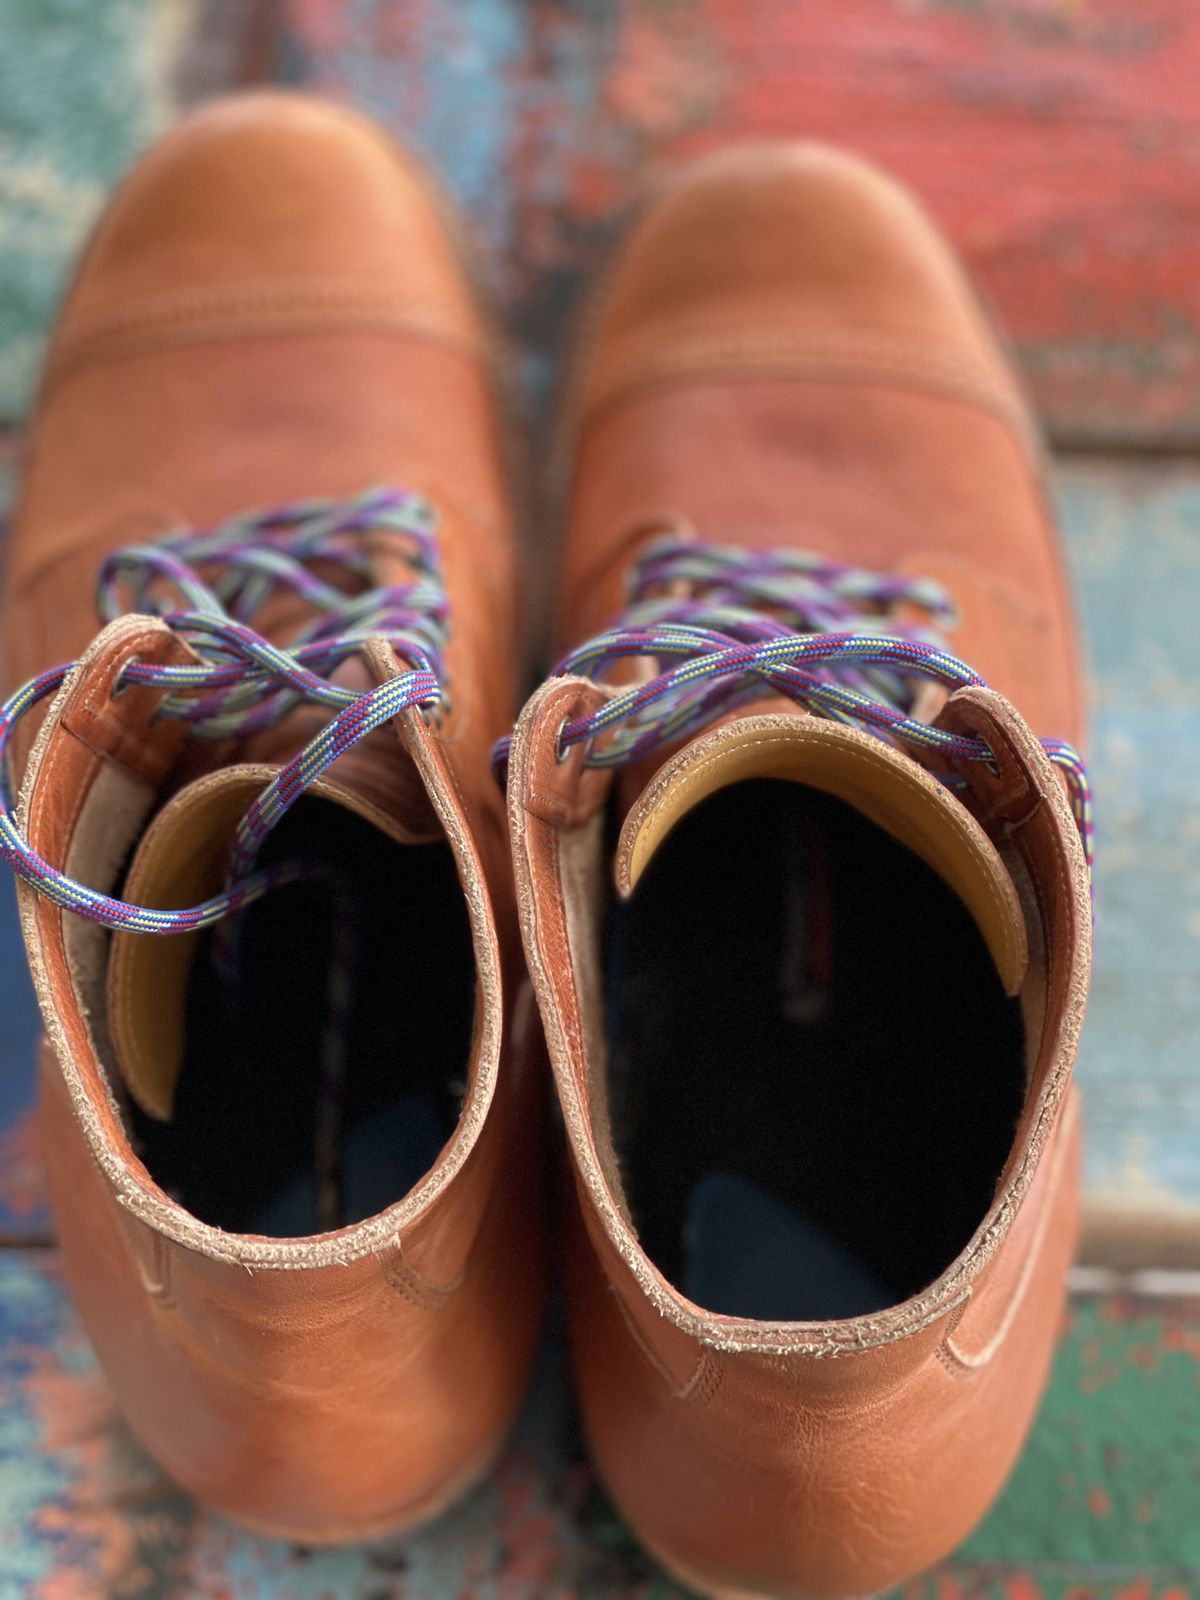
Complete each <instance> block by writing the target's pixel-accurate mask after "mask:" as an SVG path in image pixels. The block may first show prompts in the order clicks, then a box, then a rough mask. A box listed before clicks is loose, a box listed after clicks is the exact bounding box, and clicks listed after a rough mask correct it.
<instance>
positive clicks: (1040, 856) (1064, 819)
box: [938, 688, 1092, 992]
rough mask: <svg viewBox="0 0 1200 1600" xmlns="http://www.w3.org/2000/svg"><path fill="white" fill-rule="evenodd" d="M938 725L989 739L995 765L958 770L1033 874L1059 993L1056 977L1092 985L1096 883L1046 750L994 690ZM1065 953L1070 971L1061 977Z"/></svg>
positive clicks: (980, 809)
mask: <svg viewBox="0 0 1200 1600" xmlns="http://www.w3.org/2000/svg"><path fill="white" fill-rule="evenodd" d="M938 723H939V725H940V726H943V727H946V728H947V729H949V730H950V731H952V732H954V733H960V734H967V735H969V736H971V737H973V738H977V739H982V740H983V741H984V742H985V743H986V744H987V746H988V748H989V749H990V750H991V752H992V760H991V761H990V762H987V761H964V762H960V763H956V764H955V765H956V768H957V771H958V772H959V774H960V775H961V777H962V779H963V781H964V782H965V784H966V796H965V797H966V798H967V800H968V803H969V804H970V806H971V809H972V810H973V811H974V812H975V815H976V816H977V817H978V818H979V821H980V822H981V823H982V824H983V827H984V828H985V829H986V830H987V832H988V833H990V834H992V836H993V837H994V838H996V839H997V840H998V841H1000V842H1005V841H1009V842H1011V843H1012V844H1013V845H1014V846H1015V847H1016V849H1017V850H1018V851H1019V852H1020V854H1021V855H1022V856H1023V857H1024V859H1025V862H1026V864H1027V866H1028V868H1029V871H1030V875H1031V877H1032V880H1033V886H1034V889H1035V892H1036V894H1037V898H1038V903H1039V906H1040V908H1041V913H1042V917H1043V920H1044V922H1045V925H1046V935H1047V948H1048V950H1049V952H1050V957H1051V968H1052V992H1053V989H1054V987H1055V981H1054V980H1055V979H1056V978H1057V979H1058V980H1059V981H1061V982H1064V983H1068V982H1069V983H1071V985H1072V986H1073V985H1074V982H1075V981H1081V982H1082V983H1084V984H1086V980H1087V967H1088V962H1089V960H1090V954H1091V929H1092V915H1091V876H1090V873H1089V871H1088V865H1087V861H1086V859H1085V857H1084V853H1083V846H1082V844H1081V842H1080V836H1079V830H1078V828H1077V827H1076V825H1075V820H1074V818H1073V817H1072V815H1071V808H1070V806H1069V804H1068V802H1067V797H1066V795H1065V793H1064V792H1063V786H1062V784H1061V782H1060V780H1059V778H1058V775H1057V773H1056V772H1055V769H1054V767H1053V766H1052V765H1051V762H1050V760H1049V758H1048V757H1047V755H1046V753H1045V751H1044V750H1043V748H1042V746H1041V743H1040V742H1039V740H1038V739H1037V738H1036V737H1035V736H1034V734H1033V733H1032V732H1031V730H1030V729H1029V728H1028V727H1027V726H1026V724H1025V723H1024V721H1023V720H1022V719H1021V717H1020V716H1019V714H1018V713H1017V712H1016V711H1015V710H1014V709H1013V707H1012V706H1010V705H1009V703H1008V701H1007V700H1005V699H1004V697H1003V695H999V694H997V693H996V692H995V690H994V689H978V688H969V689H960V690H959V691H958V693H957V694H954V695H952V696H951V698H950V699H949V700H948V701H947V702H946V705H945V707H944V708H943V710H942V713H941V716H940V717H939V718H938ZM1065 952H1070V955H1069V956H1067V957H1065V959H1066V960H1067V961H1068V964H1069V969H1070V970H1069V972H1057V971H1055V969H1056V968H1059V967H1061V965H1062V963H1063V960H1064V953H1065ZM1080 972H1081V974H1082V976H1081V977H1080V976H1079V974H1080Z"/></svg>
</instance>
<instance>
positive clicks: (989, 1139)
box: [606, 779, 1025, 1321]
mask: <svg viewBox="0 0 1200 1600" xmlns="http://www.w3.org/2000/svg"><path fill="white" fill-rule="evenodd" d="M606 970H607V990H608V992H607V999H606V1009H607V1030H608V1038H609V1052H608V1056H609V1100H610V1110H611V1115H612V1122H613V1138H614V1142H615V1148H616V1153H617V1157H618V1162H619V1165H620V1170H621V1176H622V1181H623V1184H624V1188H625V1193H626V1199H627V1202H628V1204H629V1207H630V1211H631V1214H632V1217H633V1220H634V1223H635V1225H636V1227H637V1229H638V1232H639V1235H640V1238H641V1242H642V1245H643V1248H644V1249H645V1250H646V1252H647V1254H648V1255H649V1256H650V1257H651V1259H652V1260H653V1261H654V1262H655V1264H656V1265H657V1266H658V1267H659V1268H660V1270H661V1271H662V1272H663V1273H664V1274H665V1275H666V1276H667V1277H668V1278H669V1279H670V1280H671V1281H672V1282H673V1283H674V1284H676V1285H677V1286H678V1287H679V1288H680V1289H681V1290H682V1291H683V1292H684V1293H685V1294H687V1295H688V1296H689V1297H690V1298H691V1299H693V1300H695V1301H697V1303H699V1304H701V1305H703V1306H704V1307H705V1309H707V1310H710V1311H715V1312H720V1313H725V1314H728V1315H732V1316H742V1317H757V1318H762V1319H781V1320H797V1321H807V1320H822V1319H828V1318H833V1317H845V1316H853V1315H860V1314H866V1313H869V1312H872V1311H878V1310H881V1309H883V1308H884V1307H886V1306H888V1305H891V1304H895V1303H898V1302H900V1301H902V1300H904V1299H906V1298H908V1297H909V1296H910V1295H912V1294H915V1293H917V1292H918V1291H919V1290H921V1289H922V1288H924V1287H926V1286H927V1285H928V1284H929V1283H930V1282H932V1281H933V1280H934V1279H935V1278H936V1277H937V1276H938V1274H939V1273H940V1272H941V1271H943V1270H944V1268H945V1267H946V1266H948V1265H949V1263H950V1262H951V1261H952V1260H953V1259H954V1257H955V1256H956V1255H957V1254H958V1253H959V1251H960V1250H961V1249H962V1248H963V1247H964V1246H965V1245H966V1243H967V1242H968V1240H969V1238H970V1236H971V1234H972V1233H973V1232H974V1230H975V1228H976V1227H977V1226H978V1224H979V1222H980V1221H981V1219H982V1218H983V1216H984V1214H985V1212H986V1210H987V1207H988V1205H989V1204H990V1202H991V1200H992V1198H993V1195H994V1192H995V1188H996V1184H997V1181H998V1179H999V1177H1000V1173H1001V1169H1002V1168H1003V1165H1004V1162H1005V1160H1006V1158H1007V1156H1008V1154H1009V1150H1010V1148H1011V1144H1012V1139H1013V1135H1014V1130H1015V1127H1016V1123H1017V1119H1018V1116H1019V1114H1020V1111H1021V1106H1022V1101H1023V1097H1024V1092H1025V1059H1024V1038H1023V1025H1022V1020H1021V1014H1020V1007H1019V1002H1018V1001H1016V1000H1011V999H1009V998H1007V997H1006V996H1005V994H1004V991H1003V986H1002V984H1001V981H1000V979H999V977H998V975H997V972H996V968H995V966H994V964H993V962H992V960H991V958H990V957H989V954H988V951H987V948H986V946H985V944H984V941H983V939H982V937H981V936H980V934H979V932H978V930H977V929H976V927H975V925H974V923H973V921H972V920H971V917H970V916H969V914H968V913H967V911H966V909H965V907H964V906H963V905H962V903H961V902H960V901H959V899H958V898H957V897H956V896H955V895H954V893H953V892H952V891H951V890H950V889H949V888H947V886H946V885H945V884H944V883H943V882H942V880H941V879H940V878H939V877H938V876H937V875H936V874H935V873H934V872H932V871H931V870H930V869H929V868H928V867H927V866H926V865H925V864H924V863H923V862H922V861H920V860H919V859H918V858H917V856H915V855H914V854H913V853H912V852H911V851H909V850H908V849H906V848H905V847H904V846H902V845H900V844H898V843H896V841H894V840H893V839H892V838H890V837H889V836H888V835H887V834H886V833H884V832H883V831H882V830H881V829H879V828H877V827H876V826H875V825H874V824H873V823H871V822H869V821H868V820H866V819H865V818H864V817H862V816H861V815H860V814H859V813H858V812H856V811H855V810H853V809H852V808H851V807H850V806H848V805H846V804H845V803H844V802H842V801H840V800H836V799H834V798H832V797H831V796H829V795H825V794H822V793H819V792H817V791H815V790H811V789H808V788H805V787H803V786H802V785H798V784H794V783H788V782H783V781H779V780H771V779H759V780H751V781H747V782H743V783H739V784H737V785H734V786H733V787H730V788H727V789H724V790H721V791H720V792H719V793H717V794H716V795H713V796H711V797H710V798H709V799H707V800H705V801H703V802H702V803H701V804H700V805H699V806H697V807H696V808H695V809H694V810H693V811H691V812H690V813H689V814H688V815H686V816H685V817H684V818H683V819H682V820H681V821H680V822H679V823H678V824H677V826H676V827H675V828H674V830H673V831H672V833H671V834H670V835H669V836H668V837H667V839H666V840H665V841H664V842H663V844H662V845H661V846H660V848H659V851H658V854H657V855H656V856H655V857H654V859H653V860H652V861H651V862H650V864H649V866H648V868H647V870H646V873H645V876H644V877H643V878H642V880H641V881H640V882H639V884H638V886H637V888H636V890H635V892H634V894H633V897H632V899H631V900H630V901H629V902H628V903H627V904H624V905H622V904H620V903H618V902H614V904H613V906H612V908H611V911H610V916H609V926H608V938H607V957H606Z"/></svg>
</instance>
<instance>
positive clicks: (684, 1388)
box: [606, 1282, 708, 1400]
mask: <svg viewBox="0 0 1200 1600" xmlns="http://www.w3.org/2000/svg"><path fill="white" fill-rule="evenodd" d="M606 1287H607V1289H608V1291H609V1293H610V1294H611V1295H612V1297H613V1299H614V1301H615V1302H616V1306H617V1310H618V1312H619V1313H620V1316H621V1320H622V1322H623V1323H624V1324H625V1327H626V1329H627V1330H628V1332H629V1336H630V1338H631V1339H632V1340H633V1342H634V1344H635V1345H636V1346H637V1347H638V1349H639V1350H640V1351H641V1352H642V1354H643V1355H644V1356H645V1358H646V1360H647V1361H648V1362H649V1363H650V1365H651V1366H652V1367H653V1368H654V1370H655V1372H657V1373H658V1375H659V1377H660V1378H661V1379H662V1381H663V1382H664V1383H665V1384H666V1386H667V1388H668V1389H670V1391H671V1393H672V1394H673V1395H674V1396H675V1398H676V1400H689V1399H692V1398H693V1396H694V1393H695V1390H696V1387H697V1384H698V1383H699V1381H700V1379H701V1378H702V1377H703V1374H704V1367H705V1361H706V1358H707V1355H708V1351H707V1349H706V1348H705V1346H704V1345H701V1346H700V1348H699V1353H698V1355H697V1357H696V1365H695V1367H694V1368H693V1369H692V1375H691V1377H690V1378H688V1379H687V1380H686V1381H685V1382H683V1383H680V1381H679V1379H678V1378H677V1377H676V1376H675V1374H674V1373H673V1372H672V1371H671V1369H670V1367H668V1366H667V1364H666V1362H665V1361H664V1360H663V1359H662V1357H661V1356H660V1355H659V1354H658V1352H657V1351H656V1350H655V1349H654V1348H653V1346H652V1345H651V1344H650V1343H649V1341H648V1340H647V1339H646V1337H645V1335H644V1334H643V1333H642V1330H641V1329H640V1328H639V1327H638V1325H637V1323H636V1322H635V1321H634V1319H633V1316H632V1314H631V1313H630V1310H629V1307H628V1306H627V1305H626V1304H625V1300H624V1296H623V1295H622V1294H621V1292H620V1290H619V1289H618V1288H617V1287H616V1285H615V1284H613V1283H611V1282H609V1283H607V1284H606Z"/></svg>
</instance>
